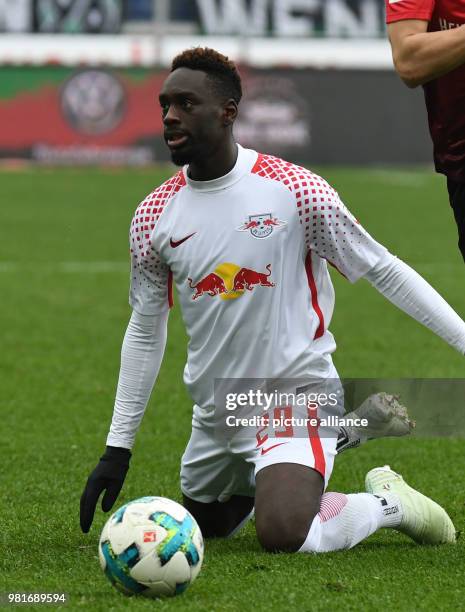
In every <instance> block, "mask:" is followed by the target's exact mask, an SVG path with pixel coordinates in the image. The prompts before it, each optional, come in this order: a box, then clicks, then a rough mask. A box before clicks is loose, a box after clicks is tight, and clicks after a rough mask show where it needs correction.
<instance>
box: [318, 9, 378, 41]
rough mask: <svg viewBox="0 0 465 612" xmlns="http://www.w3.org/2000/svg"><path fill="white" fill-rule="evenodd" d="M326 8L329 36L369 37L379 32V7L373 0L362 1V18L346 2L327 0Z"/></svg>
mask: <svg viewBox="0 0 465 612" xmlns="http://www.w3.org/2000/svg"><path fill="white" fill-rule="evenodd" d="M324 7H325V11H324V21H325V24H326V26H325V29H326V34H327V35H328V36H332V37H338V36H339V37H341V36H354V37H355V36H356V37H365V36H367V37H368V36H373V34H374V33H376V32H377V31H378V30H379V22H378V6H377V4H376V3H375V2H372V1H371V0H361V2H360V18H359V17H357V15H356V14H355V13H354V12H353V11H352V10H351V9H350V7H349V6H347V4H346V3H345V2H344V0H326V2H325V4H324Z"/></svg>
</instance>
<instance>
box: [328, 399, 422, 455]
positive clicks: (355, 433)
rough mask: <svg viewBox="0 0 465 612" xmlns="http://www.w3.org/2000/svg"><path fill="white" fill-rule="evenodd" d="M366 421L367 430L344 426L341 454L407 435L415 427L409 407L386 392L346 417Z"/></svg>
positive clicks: (342, 429)
mask: <svg viewBox="0 0 465 612" xmlns="http://www.w3.org/2000/svg"><path fill="white" fill-rule="evenodd" d="M350 418H352V419H354V418H358V419H366V420H367V421H368V425H367V426H366V427H355V426H347V427H341V432H340V434H339V437H338V442H337V451H338V453H341V452H343V451H345V450H347V449H349V448H354V447H356V446H359V445H360V444H363V442H366V441H367V440H374V439H376V438H386V437H389V436H395V437H400V436H406V435H407V434H409V433H411V431H412V430H413V429H414V427H415V422H414V421H411V420H410V418H409V415H408V412H407V408H406V407H405V406H404V405H403V404H401V403H400V401H399V397H398V396H396V395H390V394H389V393H385V392H384V391H383V392H381V393H375V394H373V395H370V397H368V398H367V399H366V400H365V401H364V402H363V403H362V404H361V405H360V406H359V407H358V408H357V409H356V410H354V411H353V412H349V413H347V414H345V415H344V419H346V420H347V419H350Z"/></svg>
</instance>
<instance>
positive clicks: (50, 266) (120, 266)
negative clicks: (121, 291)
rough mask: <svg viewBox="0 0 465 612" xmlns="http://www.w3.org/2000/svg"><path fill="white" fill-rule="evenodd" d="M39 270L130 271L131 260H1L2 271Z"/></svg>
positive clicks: (0, 268) (82, 271) (65, 271)
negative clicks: (36, 261) (30, 261)
mask: <svg viewBox="0 0 465 612" xmlns="http://www.w3.org/2000/svg"><path fill="white" fill-rule="evenodd" d="M24 269H27V270H38V271H41V272H62V273H65V274H81V273H90V274H95V273H108V272H128V271H129V262H122V261H62V262H58V263H52V262H38V263H33V264H31V263H26V262H24V263H23V262H19V261H0V272H16V271H19V270H24Z"/></svg>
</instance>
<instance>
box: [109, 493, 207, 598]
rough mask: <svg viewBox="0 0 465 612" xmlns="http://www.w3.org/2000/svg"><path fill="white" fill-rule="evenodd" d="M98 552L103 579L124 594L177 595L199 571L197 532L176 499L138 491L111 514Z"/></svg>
mask: <svg viewBox="0 0 465 612" xmlns="http://www.w3.org/2000/svg"><path fill="white" fill-rule="evenodd" d="M98 552H99V559H100V565H101V567H102V569H103V571H104V572H105V575H106V576H107V578H108V580H110V582H111V583H112V584H113V585H114V586H115V587H116V588H117V589H118V590H119V591H121V592H122V593H124V594H125V595H135V594H140V595H143V596H144V597H160V596H163V595H178V594H179V593H182V592H184V591H185V590H186V589H187V587H188V586H189V585H190V584H191V582H193V581H194V580H195V578H196V577H197V575H198V573H199V572H200V568H201V566H202V561H203V538H202V533H201V531H200V529H199V526H198V525H197V523H196V521H195V519H194V518H193V516H192V515H191V514H190V513H189V512H188V511H187V510H186V509H185V508H183V507H182V506H181V505H180V504H178V503H176V502H174V501H172V500H171V499H166V498H165V497H142V498H141V499H135V500H134V501H131V502H129V503H128V504H125V505H124V506H122V507H121V508H119V509H118V510H117V511H116V512H115V513H114V514H112V516H111V517H110V518H109V519H108V521H107V522H106V524H105V527H104V528H103V531H102V535H101V536H100V542H99V547H98Z"/></svg>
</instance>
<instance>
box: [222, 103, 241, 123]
mask: <svg viewBox="0 0 465 612" xmlns="http://www.w3.org/2000/svg"><path fill="white" fill-rule="evenodd" d="M237 111H238V108H237V102H236V101H235V100H233V98H230V99H229V100H227V101H226V102H225V104H224V106H223V125H224V126H225V127H228V126H231V125H232V124H233V123H234V121H235V120H236V117H237Z"/></svg>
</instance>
